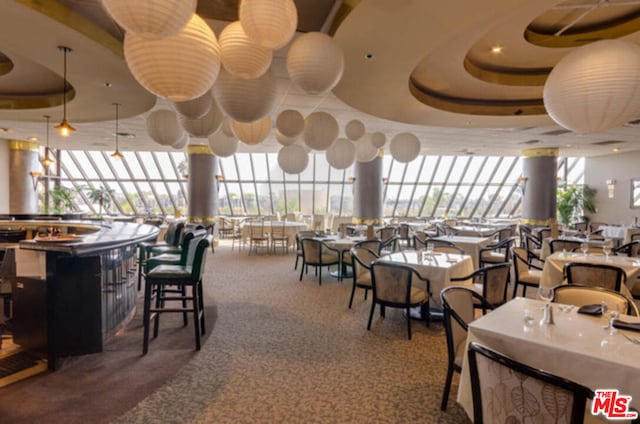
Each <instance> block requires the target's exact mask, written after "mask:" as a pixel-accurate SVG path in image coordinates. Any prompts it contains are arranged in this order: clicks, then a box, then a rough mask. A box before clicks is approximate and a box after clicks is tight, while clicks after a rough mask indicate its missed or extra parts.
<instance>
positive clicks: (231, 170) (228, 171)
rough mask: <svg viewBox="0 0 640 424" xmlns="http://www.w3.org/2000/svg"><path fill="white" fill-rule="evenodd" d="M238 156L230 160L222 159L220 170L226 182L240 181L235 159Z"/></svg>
mask: <svg viewBox="0 0 640 424" xmlns="http://www.w3.org/2000/svg"><path fill="white" fill-rule="evenodd" d="M238 154H239V153H238ZM238 154H236V155H233V156H230V157H228V158H220V162H219V164H220V170H221V172H222V176H223V177H224V179H225V180H226V181H237V180H238V173H237V172H236V164H235V159H234V157H235V156H237V155H238Z"/></svg>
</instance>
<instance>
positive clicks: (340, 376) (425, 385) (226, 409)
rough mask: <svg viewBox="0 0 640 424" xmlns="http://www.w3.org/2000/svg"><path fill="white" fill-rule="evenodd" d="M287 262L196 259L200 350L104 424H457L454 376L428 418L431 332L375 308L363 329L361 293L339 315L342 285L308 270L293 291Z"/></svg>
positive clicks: (230, 255) (434, 338) (435, 367)
mask: <svg viewBox="0 0 640 424" xmlns="http://www.w3.org/2000/svg"><path fill="white" fill-rule="evenodd" d="M294 260H295V257H294V256H293V255H288V256H248V255H247V253H246V251H245V252H240V253H238V252H237V251H234V252H231V251H230V248H229V246H227V245H226V244H225V242H224V241H223V244H222V245H221V246H220V247H219V248H217V249H216V254H215V255H213V257H211V258H209V259H208V261H207V270H206V276H205V292H206V293H207V297H208V298H209V299H213V300H214V302H215V309H216V310H217V319H216V320H215V323H214V322H213V321H214V320H212V319H211V317H209V319H208V320H207V325H208V328H207V331H208V332H209V333H210V334H209V337H208V339H207V340H206V343H205V344H204V345H203V347H202V350H201V351H200V352H199V353H197V354H195V355H194V356H193V359H191V360H190V361H189V362H188V363H187V364H186V365H185V366H184V367H183V368H182V369H181V370H180V371H179V372H178V373H177V374H176V375H175V376H174V377H173V378H172V379H170V380H169V381H168V382H167V383H166V384H165V385H163V386H162V387H160V388H159V389H158V390H156V391H155V392H154V393H152V394H151V395H149V396H148V397H147V398H146V399H145V400H143V401H142V402H140V403H139V404H138V405H137V406H136V407H134V408H133V409H131V410H130V411H128V412H127V413H125V414H124V415H122V416H120V417H118V418H117V419H115V420H114V421H113V422H114V423H145V424H146V423H214V422H215V423H244V422H246V423H255V422H261V423H262V422H305V423H307V422H311V423H314V422H317V423H327V422H341V423H344V422H422V423H429V422H434V423H435V422H437V423H467V422H469V420H468V419H467V417H466V415H465V414H464V412H463V411H462V409H461V408H460V407H459V406H458V405H457V404H456V403H455V397H456V391H457V376H455V377H454V384H453V388H452V394H451V396H450V398H449V407H448V410H447V412H441V411H440V408H439V406H440V399H441V395H442V389H443V385H444V378H445V372H446V355H447V353H446V343H445V337H444V330H443V327H442V325H441V324H440V323H432V324H431V327H430V328H427V327H426V325H425V324H424V323H422V322H418V321H415V322H414V323H413V324H414V325H413V330H414V331H413V340H411V341H409V340H407V339H406V321H405V318H404V316H403V315H402V312H401V311H399V310H394V309H387V314H386V318H384V319H382V318H381V317H380V315H379V311H378V309H376V314H375V318H374V322H373V326H372V330H371V331H367V329H366V324H367V318H368V314H369V308H370V300H371V294H369V300H367V301H365V300H364V298H363V293H364V291H362V290H357V291H356V298H355V299H354V305H353V308H352V309H348V307H347V306H348V302H349V295H350V290H351V280H350V279H349V280H344V282H338V281H337V280H336V279H334V278H331V277H328V276H323V284H322V286H319V285H318V282H317V278H316V277H315V276H314V274H313V270H311V269H310V270H309V274H307V275H305V276H304V278H303V280H302V282H299V281H298V276H299V271H298V272H296V271H294V270H293V264H294ZM323 274H325V273H323ZM209 301H211V300H209ZM213 324H215V325H213ZM163 331H167V330H163V327H162V325H161V330H160V335H159V338H158V339H157V340H155V341H152V342H151V344H150V352H153V349H154V343H156V342H159V341H160V340H161V338H162V332H163ZM182 331H188V332H191V331H192V328H191V327H189V328H187V329H184V330H182ZM143 360H144V359H143Z"/></svg>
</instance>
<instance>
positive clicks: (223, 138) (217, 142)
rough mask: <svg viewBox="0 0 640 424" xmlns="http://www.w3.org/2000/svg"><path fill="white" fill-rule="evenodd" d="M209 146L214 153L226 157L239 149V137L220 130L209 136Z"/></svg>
mask: <svg viewBox="0 0 640 424" xmlns="http://www.w3.org/2000/svg"><path fill="white" fill-rule="evenodd" d="M209 148H210V149H211V151H212V152H213V154H214V155H216V156H220V157H221V158H226V157H228V156H231V155H233V154H234V153H235V152H237V151H238V139H237V138H235V137H229V136H227V135H225V134H224V133H222V131H220V132H217V133H215V134H211V135H210V136H209Z"/></svg>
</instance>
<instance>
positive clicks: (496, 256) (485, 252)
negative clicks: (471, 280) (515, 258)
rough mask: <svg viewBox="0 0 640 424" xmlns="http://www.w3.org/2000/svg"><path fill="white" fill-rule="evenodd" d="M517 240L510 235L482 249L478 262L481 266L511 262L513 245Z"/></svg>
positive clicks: (479, 252)
mask: <svg viewBox="0 0 640 424" xmlns="http://www.w3.org/2000/svg"><path fill="white" fill-rule="evenodd" d="M515 240H516V239H515V238H514V237H509V238H506V239H504V240H501V241H499V242H497V243H494V244H491V245H489V246H487V247H483V248H482V249H480V250H479V251H478V264H479V265H480V267H483V266H485V265H491V264H500V263H504V262H511V258H510V253H511V246H513V244H514V243H515Z"/></svg>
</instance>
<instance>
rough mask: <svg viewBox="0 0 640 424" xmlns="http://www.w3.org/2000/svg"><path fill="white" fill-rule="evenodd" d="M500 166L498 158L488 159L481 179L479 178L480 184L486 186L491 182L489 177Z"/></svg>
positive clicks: (481, 173)
mask: <svg viewBox="0 0 640 424" xmlns="http://www.w3.org/2000/svg"><path fill="white" fill-rule="evenodd" d="M497 164H498V158H497V157H490V158H488V159H487V162H486V163H485V165H484V167H483V168H482V171H481V172H480V178H478V184H486V183H488V182H489V177H491V174H492V173H493V171H494V169H495V168H496V166H497Z"/></svg>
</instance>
